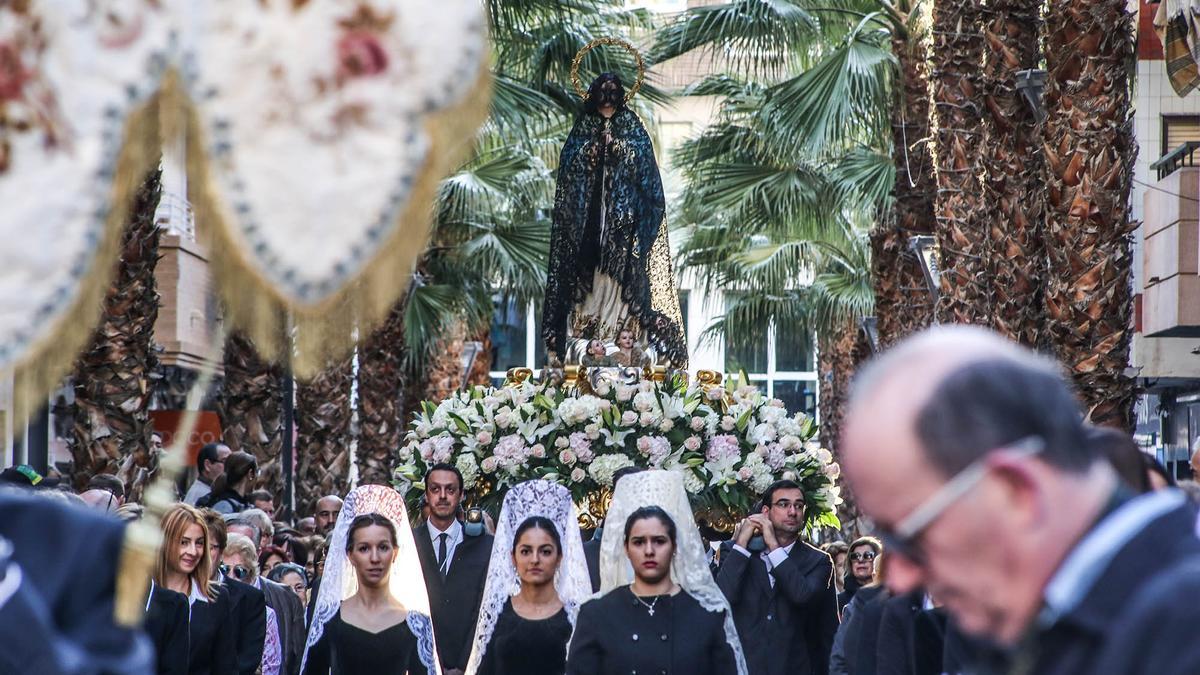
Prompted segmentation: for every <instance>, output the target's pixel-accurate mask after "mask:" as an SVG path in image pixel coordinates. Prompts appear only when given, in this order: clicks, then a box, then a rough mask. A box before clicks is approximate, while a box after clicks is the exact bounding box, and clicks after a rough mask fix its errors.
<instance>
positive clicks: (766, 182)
mask: <svg viewBox="0 0 1200 675" xmlns="http://www.w3.org/2000/svg"><path fill="white" fill-rule="evenodd" d="M864 4H866V3H864ZM874 7H877V6H875V5H871V6H870V7H867V8H866V9H865V11H863V9H864V8H863V7H862V6H858V7H853V6H850V5H848V4H847V5H841V6H839V7H836V8H835V7H828V8H821V7H816V6H814V3H799V2H796V3H787V2H776V3H761V2H748V1H739V2H731V3H728V4H723V5H712V6H706V7H698V8H694V9H691V10H689V11H688V12H686V13H684V14H683V15H682V16H681V17H680V18H679V19H677V20H676V21H675V22H673V23H672V24H671V25H669V26H667V27H666V28H664V29H663V30H662V31H660V33H659V35H658V37H657V39H656V42H655V47H654V49H653V50H652V58H653V60H654V61H655V62H660V61H662V60H665V59H669V58H674V57H676V56H678V55H680V54H683V53H686V52H688V51H691V50H697V49H700V50H708V51H709V52H710V53H712V52H717V53H720V54H722V59H721V60H717V61H715V65H721V66H728V67H729V68H730V69H731V70H732V69H736V70H737V71H738V72H741V73H749V76H748V77H745V78H742V77H739V76H736V75H731V74H724V75H716V76H712V77H709V78H707V79H706V80H703V81H701V82H699V83H697V84H695V85H693V86H692V87H689V88H688V89H686V90H685V91H684V92H683V93H684V94H685V95H709V96H718V97H720V99H721V104H720V108H719V113H718V116H717V120H716V122H715V123H713V124H711V125H709V127H708V128H707V129H705V130H704V131H703V132H702V133H701V134H700V135H699V136H698V137H696V138H694V139H691V140H689V141H687V142H685V143H684V144H683V145H682V146H681V147H680V148H679V150H678V151H677V152H676V154H675V157H674V161H675V165H676V166H679V167H682V172H683V174H684V182H685V187H684V190H683V194H682V196H681V198H680V200H679V201H680V204H679V208H678V210H677V211H678V213H679V215H680V216H681V218H680V219H679V221H678V222H677V223H676V224H677V225H678V226H681V227H683V228H685V229H686V232H685V238H684V241H683V243H682V246H681V248H680V252H679V253H680V259H681V262H680V264H681V266H682V268H683V269H685V270H693V271H695V273H696V274H697V276H698V279H699V281H700V283H701V284H702V286H703V287H704V288H705V289H706V290H710V291H711V290H713V289H715V288H728V289H736V290H737V294H736V295H735V296H734V299H733V300H732V302H731V303H729V304H728V305H727V307H726V312H725V314H724V316H723V317H721V318H720V319H719V320H718V321H717V322H715V323H714V324H713V325H712V326H711V327H710V328H709V329H708V333H707V335H708V336H709V337H712V336H718V335H719V336H723V337H724V339H725V340H726V343H727V344H729V345H730V346H733V347H735V348H736V347H738V346H739V345H743V344H744V343H748V342H752V341H754V340H756V339H761V338H760V337H759V336H761V335H764V334H765V333H766V330H767V329H768V328H769V327H770V326H774V329H775V330H776V331H777V332H786V333H789V334H796V335H812V334H814V333H815V335H816V337H817V342H818V344H819V347H820V349H821V354H822V358H821V368H822V370H824V369H830V371H827V372H824V373H822V376H821V383H820V384H821V401H822V418H823V421H824V420H828V422H829V425H824V424H823V432H824V435H823V437H822V440H823V442H825V443H826V444H828V445H831V446H832V445H833V444H834V442H835V441H836V432H835V429H836V427H835V426H833V425H834V424H836V423H837V420H838V419H840V407H841V400H842V395H843V393H844V389H845V384H846V382H847V381H848V378H849V374H850V372H852V370H853V367H854V365H855V361H854V359H853V358H852V354H853V350H854V346H855V343H856V338H857V335H858V332H859V331H858V323H859V320H860V319H861V318H863V317H865V316H866V315H867V314H869V313H870V311H871V307H872V288H871V286H872V282H871V275H870V254H869V249H870V245H869V241H868V238H867V236H866V230H867V225H866V223H867V222H869V220H870V219H869V217H867V214H871V213H874V212H876V211H877V210H879V209H883V208H885V207H886V206H887V204H888V194H889V191H890V190H891V187H892V184H893V182H894V180H895V179H894V176H895V172H894V170H893V168H892V165H891V160H890V159H889V158H888V157H887V154H886V147H887V143H888V141H889V140H890V134H889V133H888V132H887V124H888V110H889V107H888V101H889V98H890V93H889V88H888V87H889V83H890V81H891V76H892V75H891V73H892V70H893V68H894V59H893V58H892V56H891V54H890V45H889V36H890V33H889V30H888V26H889V19H888V18H887V17H886V16H885V15H883V14H880V13H873V12H872V11H871V10H872V8H874ZM917 270H918V271H919V268H917ZM839 350H841V351H839ZM835 369H836V371H837V372H832V371H833V370H835Z"/></svg>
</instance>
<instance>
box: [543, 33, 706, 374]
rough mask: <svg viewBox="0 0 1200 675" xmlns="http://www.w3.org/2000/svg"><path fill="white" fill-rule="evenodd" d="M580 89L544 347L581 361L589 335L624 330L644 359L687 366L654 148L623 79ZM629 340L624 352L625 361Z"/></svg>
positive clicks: (556, 223) (557, 199) (562, 183)
mask: <svg viewBox="0 0 1200 675" xmlns="http://www.w3.org/2000/svg"><path fill="white" fill-rule="evenodd" d="M609 42H610V43H618V44H622V45H623V46H626V48H627V49H630V50H632V47H630V46H628V45H625V44H624V43H619V42H617V41H611V40H610V41H609ZM591 46H592V45H589V47H587V48H590V47H591ZM587 48H585V49H587ZM580 54H581V55H582V54H583V52H582V51H581V52H580ZM579 60H580V57H578V56H577V57H576V64H578V62H579ZM640 85H641V74H640V73H639V80H638V86H640ZM636 89H637V87H635V88H634V91H636ZM580 93H581V96H583V98H584V106H583V114H582V115H580V117H579V119H577V120H576V121H575V126H574V128H572V129H571V133H570V135H569V136H568V137H567V142H566V144H565V145H564V146H563V149H562V154H561V155H560V158H559V167H558V180H557V186H556V190H555V196H554V213H553V227H552V230H551V235H550V268H549V273H548V278H547V285H546V298H545V305H544V307H543V312H542V337H543V339H544V340H545V342H546V350H547V352H548V354H549V356H550V358H551V361H552V362H553V361H554V360H555V359H559V358H561V359H563V360H564V362H574V363H581V362H582V357H583V356H584V355H588V354H589V352H590V351H591V350H589V349H588V348H587V347H588V344H589V342H590V341H593V340H600V341H602V342H604V343H605V344H612V343H615V342H616V341H617V340H618V339H619V338H620V336H621V335H622V334H624V333H627V334H628V338H627V339H633V337H634V336H640V337H641V339H642V340H643V344H645V345H646V350H642V349H641V348H640V347H639V348H638V353H639V360H644V361H647V362H648V359H644V358H641V357H644V356H648V355H649V354H648V353H647V352H650V353H653V355H654V358H655V360H656V361H657V362H658V363H660V364H669V365H671V366H673V367H677V368H682V367H686V366H687V344H686V342H687V341H686V338H685V336H684V334H683V320H682V315H681V314H680V310H679V293H678V289H677V287H676V284H675V277H674V273H673V269H672V265H671V254H670V250H669V248H668V243H667V227H666V223H665V218H664V216H665V211H666V203H665V199H664V197H663V187H662V176H661V175H660V174H659V171H658V164H657V162H656V161H655V158H654V146H653V145H652V144H651V142H650V136H649V134H647V133H646V129H645V127H644V126H643V125H642V122H641V120H640V119H639V118H638V116H637V114H636V113H634V112H633V110H631V109H630V108H629V106H628V105H627V103H628V99H629V96H627V95H626V93H625V87H624V84H623V83H622V81H621V78H620V77H618V76H617V75H615V74H613V73H604V74H602V75H600V76H599V77H597V78H596V79H595V81H594V82H592V85H591V87H590V88H589V89H588V91H587V92H586V94H583V93H582V92H580ZM632 347H633V345H630V347H626V348H621V349H620V353H621V354H622V355H623V358H624V360H625V361H630V359H632V355H633V352H632ZM614 356H616V355H614ZM592 358H599V357H596V356H595V355H591V356H589V361H590V360H592ZM604 358H605V359H611V358H612V357H604ZM621 361H622V357H621V356H617V357H616V362H618V363H619V362H621ZM614 365H615V364H614ZM629 365H639V364H638V363H632V362H630V363H629Z"/></svg>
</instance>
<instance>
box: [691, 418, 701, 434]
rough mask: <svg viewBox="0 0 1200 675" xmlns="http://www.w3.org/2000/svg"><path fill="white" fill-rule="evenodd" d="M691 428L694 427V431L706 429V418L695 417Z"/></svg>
mask: <svg viewBox="0 0 1200 675" xmlns="http://www.w3.org/2000/svg"><path fill="white" fill-rule="evenodd" d="M691 427H692V431H700V430H701V429H703V428H704V418H703V417H693V418H692V423H691Z"/></svg>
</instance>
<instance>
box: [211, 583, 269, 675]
mask: <svg viewBox="0 0 1200 675" xmlns="http://www.w3.org/2000/svg"><path fill="white" fill-rule="evenodd" d="M221 585H222V586H225V587H227V588H228V589H229V600H230V604H231V606H232V612H231V616H232V617H233V620H234V621H235V622H236V627H235V629H234V635H235V636H236V638H235V642H234V652H235V653H236V654H237V672H238V673H241V674H242V675H254V671H256V670H258V668H259V666H261V665H262V656H263V643H264V642H265V641H266V639H267V599H266V596H264V595H263V592H262V591H260V590H258V589H257V588H255V587H253V586H251V585H249V584H244V583H242V582H240V581H238V580H237V579H230V578H228V577H226V578H225V580H224V581H223V582H221Z"/></svg>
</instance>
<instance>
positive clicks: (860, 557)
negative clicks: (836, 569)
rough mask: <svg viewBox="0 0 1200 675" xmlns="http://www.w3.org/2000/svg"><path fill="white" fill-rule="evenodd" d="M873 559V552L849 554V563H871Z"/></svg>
mask: <svg viewBox="0 0 1200 675" xmlns="http://www.w3.org/2000/svg"><path fill="white" fill-rule="evenodd" d="M874 559H875V552H874V551H867V552H866V553H851V554H850V561H851V562H871V561H872V560H874Z"/></svg>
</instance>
